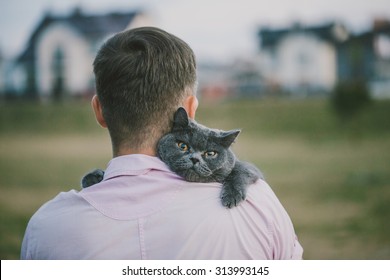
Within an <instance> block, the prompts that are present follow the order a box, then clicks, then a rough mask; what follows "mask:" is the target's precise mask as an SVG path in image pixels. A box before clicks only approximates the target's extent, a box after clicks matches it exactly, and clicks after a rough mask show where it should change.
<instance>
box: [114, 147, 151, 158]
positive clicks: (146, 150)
mask: <svg viewBox="0 0 390 280" xmlns="http://www.w3.org/2000/svg"><path fill="white" fill-rule="evenodd" d="M134 154H143V155H147V156H153V157H155V156H156V155H157V153H156V150H155V149H152V148H142V149H132V148H128V147H122V148H119V149H115V148H114V149H113V157H114V158H115V157H119V156H125V155H134Z"/></svg>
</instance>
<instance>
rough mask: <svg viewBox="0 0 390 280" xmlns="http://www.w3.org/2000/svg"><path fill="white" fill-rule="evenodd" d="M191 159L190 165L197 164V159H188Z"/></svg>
mask: <svg viewBox="0 0 390 280" xmlns="http://www.w3.org/2000/svg"><path fill="white" fill-rule="evenodd" d="M190 159H191V161H192V163H193V164H196V163H198V162H199V159H197V158H193V157H192V158H190Z"/></svg>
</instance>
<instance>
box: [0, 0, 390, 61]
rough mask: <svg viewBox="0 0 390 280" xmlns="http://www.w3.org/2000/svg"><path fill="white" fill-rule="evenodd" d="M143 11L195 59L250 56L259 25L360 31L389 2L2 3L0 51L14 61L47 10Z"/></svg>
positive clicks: (386, 12) (388, 12)
mask: <svg viewBox="0 0 390 280" xmlns="http://www.w3.org/2000/svg"><path fill="white" fill-rule="evenodd" d="M75 6H79V7H81V8H82V10H83V11H84V12H85V13H105V12H112V11H131V10H134V9H142V10H144V11H146V12H147V13H148V14H149V15H151V17H152V18H153V20H154V23H155V24H154V25H156V26H158V27H160V28H163V29H165V30H166V31H168V32H171V33H173V34H175V35H176V36H178V37H180V38H182V39H184V40H185V41H186V42H187V43H189V44H190V46H191V47H192V48H193V49H194V51H195V53H196V55H197V57H198V59H200V60H215V61H223V60H227V59H234V58H239V57H249V56H250V55H251V54H253V53H254V52H256V50H257V47H258V39H257V35H256V34H257V31H258V30H259V28H260V27H262V26H268V27H275V28H278V27H287V26H289V25H291V24H292V23H296V22H300V23H303V24H314V25H318V24H322V23H324V22H329V21H333V20H337V21H340V22H342V23H343V24H345V25H346V26H347V27H348V28H349V29H351V30H353V31H355V32H358V31H363V30H367V29H368V28H369V27H370V26H371V24H372V20H373V19H374V18H375V17H382V18H387V19H390V0H143V1H141V0H126V1H125V0H0V51H1V53H2V54H3V56H6V57H14V56H16V55H18V54H19V53H20V52H21V51H22V50H23V49H24V47H25V45H26V42H27V40H28V38H29V36H30V34H31V32H32V31H33V30H34V28H35V27H36V25H37V24H38V22H39V21H40V20H41V18H42V17H43V15H44V14H45V12H47V11H50V12H52V13H54V14H60V15H66V14H68V13H70V12H71V11H72V10H73V9H74V7H75Z"/></svg>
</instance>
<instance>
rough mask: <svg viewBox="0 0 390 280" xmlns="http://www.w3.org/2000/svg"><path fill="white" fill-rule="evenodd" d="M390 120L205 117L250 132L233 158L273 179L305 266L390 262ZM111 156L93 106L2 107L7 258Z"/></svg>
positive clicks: (2, 247)
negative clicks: (44, 210)
mask: <svg viewBox="0 0 390 280" xmlns="http://www.w3.org/2000/svg"><path fill="white" fill-rule="evenodd" d="M5 105H6V106H5ZM389 119H390V102H376V103H373V104H372V105H371V106H370V107H369V108H367V110H365V111H363V112H362V113H361V114H360V115H358V116H356V117H355V118H354V119H352V120H349V121H348V122H343V123H340V122H339V121H338V119H337V118H336V117H335V115H334V114H333V112H332V110H331V109H330V107H329V105H328V103H327V102H325V101H323V100H294V101H291V100H250V101H236V102H233V101H229V102H224V103H221V104H217V105H216V104H202V105H201V107H200V108H199V110H198V113H197V120H198V121H199V122H201V123H203V124H205V125H207V126H210V127H218V128H221V129H226V130H227V129H234V128H241V129H242V133H241V135H240V136H239V138H238V140H237V142H236V143H235V144H234V147H233V149H234V151H235V152H236V153H237V154H238V156H239V157H240V158H241V159H243V160H248V161H252V162H254V163H256V164H257V165H258V166H259V167H260V169H262V171H263V172H264V174H265V176H266V179H267V181H268V182H269V184H270V185H271V186H272V188H273V189H274V191H275V193H276V194H277V195H278V197H279V199H280V200H281V202H282V204H283V205H284V206H285V208H286V209H287V211H288V212H289V214H290V216H291V218H292V220H293V222H294V226H295V229H296V232H297V234H298V237H299V239H300V242H301V243H302V245H303V247H304V249H305V254H304V257H305V258H306V259H389V258H390V238H389V236H390V225H389V224H390V223H389V222H388V221H389V220H390V153H389V152H388V151H389V150H390V122H389V121H388V120H389ZM110 157H111V147H110V141H109V137H108V135H107V133H106V131H105V130H103V129H101V128H99V127H98V125H97V124H96V122H95V120H94V118H93V115H92V111H91V109H90V106H89V104H87V103H66V104H57V105H52V104H51V105H50V104H46V105H39V104H24V103H11V104H0V174H1V176H0V219H1V223H0V257H1V259H17V258H19V251H20V244H21V240H22V237H23V234H24V230H25V227H26V224H27V222H28V220H29V218H30V217H31V215H32V214H33V213H34V212H35V211H36V210H37V209H38V208H39V207H40V206H41V205H42V204H43V203H44V202H46V201H47V200H49V199H51V198H52V197H54V196H55V195H56V194H57V193H58V192H60V191H67V190H69V189H72V188H76V189H77V188H79V180H80V178H81V177H82V175H83V174H84V173H85V172H87V171H88V170H90V169H92V168H95V167H101V168H105V165H106V163H107V162H108V161H109V160H110Z"/></svg>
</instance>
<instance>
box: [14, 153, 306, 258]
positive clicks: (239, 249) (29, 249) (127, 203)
mask: <svg viewBox="0 0 390 280" xmlns="http://www.w3.org/2000/svg"><path fill="white" fill-rule="evenodd" d="M220 191H221V185H220V184H219V183H207V184H204V183H190V182H186V181H184V180H183V179H182V178H181V177H179V176H178V175H176V174H174V173H172V172H171V171H170V170H169V169H168V167H167V166H166V165H165V164H164V163H163V162H162V161H160V160H159V159H158V158H156V157H150V156H146V155H128V156H122V157H117V158H114V159H112V160H111V161H110V163H109V165H108V167H107V170H106V173H105V176H104V180H103V181H102V182H101V183H99V184H96V185H94V186H91V187H89V188H87V189H84V190H82V191H76V190H71V191H69V192H65V193H60V194H59V195H57V197H55V198H54V199H53V200H51V201H49V202H47V203H46V204H45V205H43V206H42V207H41V208H40V209H39V210H38V211H37V212H36V213H35V214H34V216H33V217H32V218H31V220H30V222H29V224H28V226H27V229H26V233H25V236H24V240H23V245H22V252H21V258H22V259H301V258H302V253H303V249H302V247H301V245H300V244H299V242H298V241H297V238H296V235H295V232H294V228H293V225H292V223H291V220H290V218H289V216H288V214H287V213H286V211H285V210H284V208H283V206H282V205H281V204H280V202H279V200H278V199H277V198H276V196H275V194H274V193H273V191H272V190H271V188H270V187H269V186H268V185H267V183H266V182H264V181H262V180H259V181H258V182H257V183H256V184H254V185H252V186H250V187H249V189H248V194H247V200H246V201H244V202H242V203H241V204H240V205H239V206H238V207H234V208H232V209H227V208H224V207H223V206H222V204H221V202H220V197H219V196H220Z"/></svg>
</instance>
